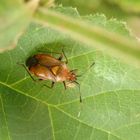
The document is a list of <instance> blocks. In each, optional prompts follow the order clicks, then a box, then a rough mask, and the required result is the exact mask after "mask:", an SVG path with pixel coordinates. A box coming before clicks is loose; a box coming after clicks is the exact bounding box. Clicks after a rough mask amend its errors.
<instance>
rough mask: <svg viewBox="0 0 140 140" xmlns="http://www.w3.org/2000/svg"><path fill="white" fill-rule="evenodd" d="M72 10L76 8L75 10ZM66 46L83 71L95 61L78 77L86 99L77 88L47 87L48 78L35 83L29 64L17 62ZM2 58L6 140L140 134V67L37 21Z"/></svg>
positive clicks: (1, 121)
mask: <svg viewBox="0 0 140 140" xmlns="http://www.w3.org/2000/svg"><path fill="white" fill-rule="evenodd" d="M61 10H62V9H61ZM68 10H70V11H71V12H70V13H73V10H72V9H68ZM62 11H63V10H62ZM68 13H69V12H68ZM76 15H77V16H79V15H78V14H75V16H76ZM84 18H86V19H88V22H92V23H94V24H100V25H102V23H103V21H104V17H103V16H102V15H95V16H93V17H84ZM106 22H107V24H106V25H108V26H105V28H108V29H110V30H111V29H112V30H115V29H116V30H115V31H116V32H119V33H121V32H122V34H125V35H126V36H128V37H129V34H128V31H127V30H126V29H124V26H123V25H122V26H121V23H119V24H118V25H117V21H116V22H115V21H113V22H111V21H106ZM113 25H115V28H112V27H114V26H113ZM62 48H64V50H65V53H66V55H67V57H68V60H69V63H68V66H69V68H70V69H75V68H77V69H78V73H79V74H80V73H83V72H84V71H85V70H86V68H87V67H88V66H90V64H91V63H93V61H94V62H95V65H94V67H92V68H91V69H90V70H88V71H87V72H86V73H85V74H84V75H83V76H82V77H79V80H78V81H79V83H80V85H81V93H82V98H83V102H82V103H80V102H79V90H78V88H77V87H75V88H69V89H67V90H64V87H63V85H62V84H61V83H57V84H56V85H55V87H54V88H53V89H48V88H46V87H43V86H42V85H43V84H44V83H45V84H50V82H49V81H44V82H40V83H35V82H34V81H32V79H31V78H30V77H29V75H28V73H27V72H26V71H25V69H24V68H23V67H21V66H19V65H17V62H20V63H24V62H25V61H26V59H27V58H28V57H29V56H31V55H33V54H35V53H37V52H38V51H40V50H42V51H46V52H47V51H55V52H56V51H57V52H61V49H62ZM54 57H58V55H57V56H56V55H54ZM0 60H1V62H2V63H1V65H0V138H1V139H4V140H19V139H20V140H34V139H36V140H66V139H67V140H74V139H75V140H93V139H97V140H132V139H133V140H138V139H139V137H140V133H139V131H140V102H139V100H140V94H139V93H140V86H139V85H140V75H139V72H140V69H136V68H133V67H131V66H130V65H126V64H124V63H123V62H121V61H120V60H117V59H115V58H113V57H111V56H109V55H106V54H105V53H104V52H102V51H99V50H97V49H96V48H94V47H88V45H85V44H83V43H79V41H76V40H73V39H72V38H71V37H70V36H68V35H66V34H63V33H61V32H58V31H55V30H53V29H52V28H44V27H42V26H40V25H37V24H35V23H32V24H31V25H30V26H29V28H28V30H27V32H26V33H25V34H24V35H22V37H21V38H20V40H19V42H18V45H17V47H16V48H15V49H14V50H12V51H8V52H5V53H2V54H0ZM5 62H7V63H5Z"/></svg>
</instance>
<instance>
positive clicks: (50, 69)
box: [21, 50, 94, 102]
mask: <svg viewBox="0 0 140 140" xmlns="http://www.w3.org/2000/svg"><path fill="white" fill-rule="evenodd" d="M53 53H54V52H53ZM57 54H60V53H57ZM63 57H65V59H66V60H65V61H62V58H63ZM67 63H68V59H67V57H66V55H65V53H64V51H63V50H62V53H61V55H60V57H58V58H55V57H53V56H51V55H49V54H47V53H38V54H35V55H33V56H31V57H29V58H28V59H27V60H26V65H24V64H21V65H22V66H23V67H24V68H25V69H26V71H27V72H28V73H29V75H30V76H31V78H32V79H33V80H34V81H36V80H35V79H34V78H33V76H32V74H33V75H34V76H36V77H37V78H38V80H50V81H52V84H51V86H50V87H49V86H47V85H45V86H47V87H49V88H53V86H54V84H55V83H56V82H63V84H64V87H65V89H66V88H67V87H70V86H72V85H73V84H76V85H78V86H79V90H80V84H79V83H78V82H77V77H78V75H76V73H75V71H76V70H70V69H69V68H68V67H67ZM93 64H94V63H93ZM93 64H92V65H93ZM80 102H82V98H81V93H80Z"/></svg>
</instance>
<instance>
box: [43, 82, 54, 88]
mask: <svg viewBox="0 0 140 140" xmlns="http://www.w3.org/2000/svg"><path fill="white" fill-rule="evenodd" d="M54 84H55V82H52V83H51V86H48V85H44V86H45V87H48V88H53V87H54Z"/></svg>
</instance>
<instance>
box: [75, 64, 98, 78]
mask: <svg viewBox="0 0 140 140" xmlns="http://www.w3.org/2000/svg"><path fill="white" fill-rule="evenodd" d="M94 65H95V62H93V63H92V64H91V65H90V66H89V67H88V68H86V70H85V71H84V72H83V73H81V74H79V75H76V77H82V76H83V75H84V74H86V73H87V72H88V71H89V70H90V69H91V68H92V67H93V66H94Z"/></svg>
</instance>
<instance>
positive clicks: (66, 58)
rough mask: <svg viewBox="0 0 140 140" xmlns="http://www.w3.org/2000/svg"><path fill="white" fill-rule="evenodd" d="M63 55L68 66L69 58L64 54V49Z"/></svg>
mask: <svg viewBox="0 0 140 140" xmlns="http://www.w3.org/2000/svg"><path fill="white" fill-rule="evenodd" d="M62 54H63V56H64V57H65V59H66V61H65V63H66V64H67V63H68V58H67V56H66V54H65V52H64V50H63V49H62Z"/></svg>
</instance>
